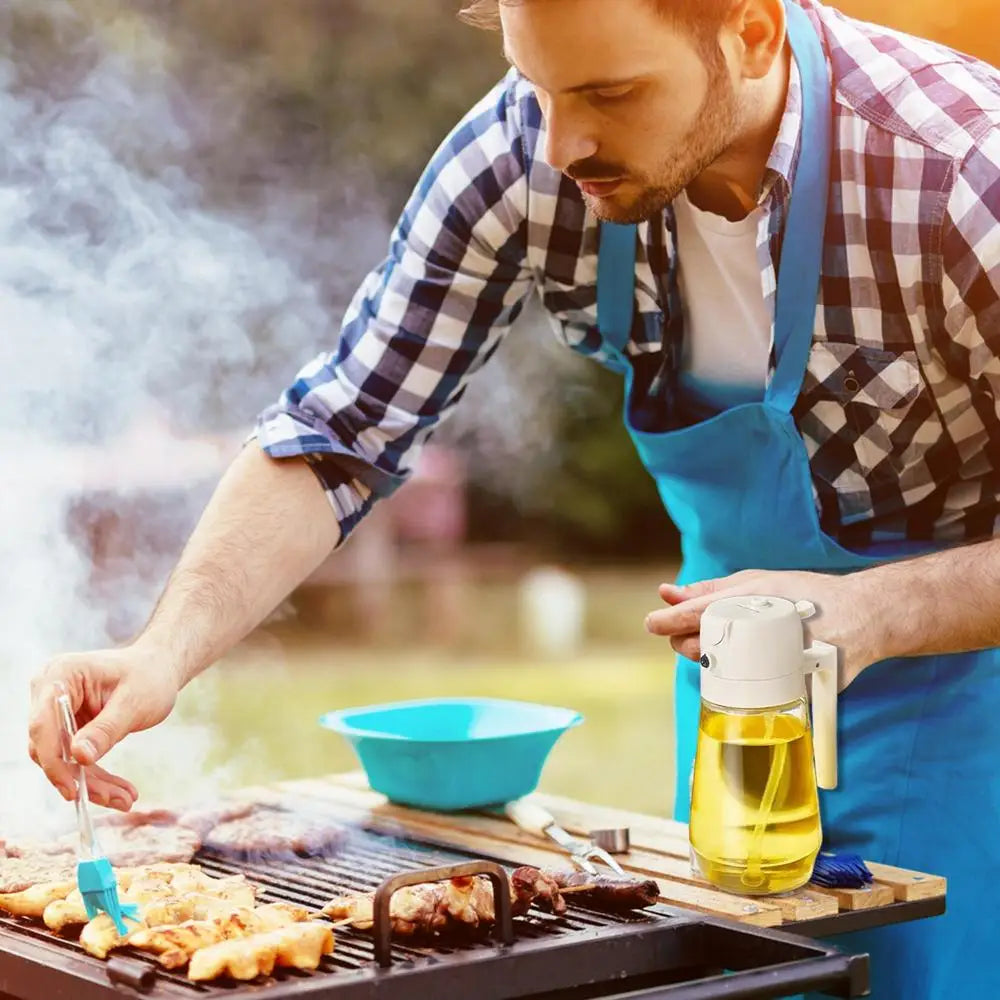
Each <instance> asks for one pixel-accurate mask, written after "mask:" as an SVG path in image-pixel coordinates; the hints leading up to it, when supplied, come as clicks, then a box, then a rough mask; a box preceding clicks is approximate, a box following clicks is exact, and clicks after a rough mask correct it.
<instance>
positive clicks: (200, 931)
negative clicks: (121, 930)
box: [125, 903, 309, 969]
mask: <svg viewBox="0 0 1000 1000" xmlns="http://www.w3.org/2000/svg"><path fill="white" fill-rule="evenodd" d="M308 918H309V911H308V910H306V909H303V908H302V907H301V906H294V905H293V904H291V903H268V904H265V905H264V906H258V907H256V908H250V907H237V908H230V909H229V910H227V911H225V912H221V913H219V914H218V915H216V916H215V917H213V918H211V919H201V920H188V921H185V922H183V923H179V924H176V925H174V926H161V927H150V928H148V929H145V928H144V929H142V930H138V931H135V932H133V933H132V934H130V935H129V936H128V939H127V940H126V942H125V943H126V944H128V945H129V947H131V948H138V949H139V950H140V951H149V952H153V953H154V954H156V955H158V956H159V962H160V964H161V965H163V966H164V967H165V968H168V969H176V968H180V966H182V965H185V964H186V963H187V962H188V960H189V959H190V957H191V956H192V955H193V954H194V953H195V952H196V951H198V950H199V949H201V948H205V947H208V945H211V944H218V943H219V942H220V941H231V940H236V939H238V938H244V937H249V936H250V935H251V934H261V933H264V932H266V931H273V930H277V929H278V928H279V927H285V926H288V925H290V924H293V923H298V922H301V921H304V920H307V919H308Z"/></svg>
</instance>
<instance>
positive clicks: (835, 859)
mask: <svg viewBox="0 0 1000 1000" xmlns="http://www.w3.org/2000/svg"><path fill="white" fill-rule="evenodd" d="M810 881H811V882H814V883H815V884H816V885H821V886H823V887H824V888H825V889H863V888H864V887H865V886H866V885H870V884H871V883H872V882H873V881H874V876H873V875H872V873H871V872H870V871H869V870H868V866H867V865H866V864H865V863H864V861H862V860H861V858H860V856H859V855H857V854H846V853H845V854H838V853H835V852H833V851H820V853H819V855H818V857H817V858H816V864H815V865H814V867H813V873H812V878H811V879H810Z"/></svg>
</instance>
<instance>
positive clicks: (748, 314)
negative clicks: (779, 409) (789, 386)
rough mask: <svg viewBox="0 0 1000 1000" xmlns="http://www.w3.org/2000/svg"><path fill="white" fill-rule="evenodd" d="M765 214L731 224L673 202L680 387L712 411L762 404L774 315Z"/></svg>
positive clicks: (758, 211) (680, 199)
mask: <svg viewBox="0 0 1000 1000" xmlns="http://www.w3.org/2000/svg"><path fill="white" fill-rule="evenodd" d="M762 211H763V209H760V208H758V209H755V210H754V211H753V212H751V213H750V214H749V215H748V216H747V217H746V218H745V219H740V220H739V221H738V222H730V221H729V220H728V219H726V218H724V217H723V216H721V215H714V214H712V213H711V212H705V211H703V210H702V209H700V208H697V207H696V206H694V205H692V204H691V202H690V200H689V199H688V196H687V193H686V192H681V194H680V195H679V196H678V197H677V198H676V199H675V200H674V213H675V217H676V220H677V246H678V255H679V256H678V266H679V272H678V281H679V284H680V293H681V298H682V300H683V303H684V351H683V355H682V364H681V384H682V385H683V386H684V388H685V390H686V392H687V393H688V394H689V395H691V396H693V397H694V398H695V400H696V401H697V402H699V403H701V404H702V405H703V406H705V407H707V408H708V409H711V410H720V409H724V408H726V407H729V406H735V405H737V404H739V403H748V402H759V401H760V400H761V399H762V398H763V395H764V383H765V380H766V378H767V360H768V352H769V350H770V345H771V320H772V315H771V309H770V307H769V306H768V304H767V303H766V302H765V301H764V290H763V286H762V284H761V274H760V265H759V264H758V262H757V229H758V225H759V223H760V216H761V212H762Z"/></svg>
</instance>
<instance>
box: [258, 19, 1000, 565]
mask: <svg viewBox="0 0 1000 1000" xmlns="http://www.w3.org/2000/svg"><path fill="white" fill-rule="evenodd" d="M799 2H801V3H802V5H803V6H804V7H805V9H806V10H807V12H808V13H809V15H810V18H811V20H812V21H813V23H814V25H815V26H816V28H817V30H818V32H819V35H820V39H821V42H822V45H823V47H824V49H825V52H826V55H827V59H828V63H829V66H830V73H831V78H832V83H833V88H834V100H833V114H834V150H833V160H832V165H831V186H830V200H829V210H828V215H827V222H826V238H825V249H824V255H823V274H822V280H821V287H820V302H819V305H818V308H817V311H816V323H815V329H814V333H813V344H812V348H811V354H810V357H809V361H808V368H807V371H806V375H805V381H804V384H803V386H802V390H801V393H800V396H799V399H798V401H797V403H796V407H795V411H794V416H795V419H796V422H797V425H798V427H799V429H800V431H801V434H802V437H803V440H804V442H805V445H806V448H807V451H808V454H809V458H810V466H811V470H812V479H813V486H814V492H815V501H816V504H817V508H818V510H819V512H820V519H821V523H822V526H823V528H824V530H825V531H826V532H827V533H829V534H830V535H832V536H834V537H835V538H837V539H838V540H839V541H840V542H841V543H842V544H844V545H847V546H850V547H863V546H865V545H867V544H869V543H870V542H872V541H880V540H887V539H898V538H910V539H936V540H940V541H945V542H953V541H961V540H971V539H978V538H983V537H988V536H991V535H992V534H993V533H994V530H995V528H996V527H997V525H998V522H1000V413H998V399H1000V73H998V72H997V71H996V70H994V69H993V68H992V67H989V66H987V65H985V64H983V63H981V62H976V61H974V60H972V59H970V58H968V57H966V56H962V55H960V54H957V53H955V52H952V51H951V50H948V49H945V48H942V47H940V46H937V45H933V44H931V43H929V42H925V41H921V40H919V39H915V38H912V37H908V36H905V35H901V34H898V33H895V32H892V31H889V30H887V29H882V28H878V27H874V26H872V25H868V24H864V23H862V22H859V21H855V20H852V19H850V18H847V17H844V16H843V15H841V14H840V13H839V12H837V11H835V10H833V9H831V8H827V7H824V6H822V5H821V4H818V3H815V2H814V0H799ZM800 108H801V87H800V83H799V78H798V75H797V71H796V70H795V68H794V62H793V71H792V74H791V80H790V84H789V92H788V97H787V101H786V107H785V112H784V116H783V119H782V121H781V124H780V128H779V133H778V136H777V140H776V142H775V144H774V148H773V151H772V153H771V156H770V159H769V162H768V166H767V171H766V175H765V183H764V186H763V189H762V193H761V205H762V206H763V208H764V211H763V212H762V218H761V223H760V228H759V233H758V262H759V264H760V272H761V282H762V287H763V290H764V294H765V298H766V299H767V301H768V302H769V303H770V304H771V305H772V307H773V302H774V293H775V289H776V286H777V276H776V269H775V262H776V261H777V260H778V252H779V249H780V239H781V230H782V224H783V220H784V216H785V212H786V209H787V205H788V201H789V196H790V191H791V186H792V184H793V183H794V174H795V164H796V161H797V158H798V147H799V133H800V124H801V119H800ZM542 130H543V123H542V118H541V113H540V111H539V107H538V104H537V102H536V100H535V98H534V96H533V93H532V89H531V87H530V86H529V85H528V84H527V83H525V82H524V80H523V79H520V78H519V77H518V76H517V75H516V74H515V73H513V72H511V73H509V74H508V75H507V77H506V78H505V79H504V80H503V81H502V82H501V83H500V84H499V85H498V86H497V87H496V88H495V89H494V90H493V91H492V92H491V93H490V94H489V95H487V96H486V97H485V98H484V99H483V100H482V101H481V102H480V103H479V104H477V105H476V107H474V108H473V109H472V110H471V111H470V113H469V114H468V115H467V116H466V117H465V119H464V120H463V121H462V122H461V123H460V124H459V125H458V126H457V128H456V129H455V130H454V131H453V132H452V134H451V135H450V136H449V137H448V138H447V139H446V141H445V142H444V144H443V145H442V146H441V148H440V149H439V150H438V152H437V153H436V155H435V156H434V158H433V159H432V161H431V163H430V165H429V166H428V168H427V170H426V171H425V173H424V175H423V177H422V179H421V180H420V182H419V184H418V186H417V188H416V190H415V191H414V193H413V196H412V198H411V200H410V202H409V204H408V206H407V207H406V209H405V211H404V214H403V216H402V218H401V219H400V221H399V223H398V225H397V227H396V229H395V231H394V233H393V236H392V241H391V246H390V251H389V255H388V257H387V258H386V259H385V260H384V261H383V263H382V264H381V265H380V266H379V267H378V268H376V269H375V270H374V271H373V272H372V273H371V274H370V275H369V276H368V278H367V279H366V281H365V282H364V283H363V285H362V287H361V288H360V289H359V291H358V293H357V295H356V296H355V298H354V300H353V302H352V304H351V306H350V309H349V311H348V313H347V315H346V317H345V319H344V324H343V328H342V331H341V336H340V339H339V342H338V343H337V344H336V346H335V347H334V349H333V350H332V351H330V352H327V353H324V354H321V355H320V356H319V357H317V358H316V359H315V360H314V361H312V362H311V363H309V364H308V365H306V366H305V368H303V369H302V371H301V372H300V373H299V375H298V377H297V379H296V381H295V383H294V384H293V385H292V386H291V387H290V388H289V389H288V390H286V391H285V393H284V394H283V395H282V397H281V399H280V401H279V402H278V403H277V404H276V405H275V406H273V407H271V408H269V409H268V410H266V411H265V412H264V413H263V414H261V416H260V418H259V421H258V424H257V437H258V439H259V441H260V443H261V445H262V447H263V448H265V450H266V451H267V452H268V453H270V454H271V455H272V456H275V457H283V456H290V455H305V456H307V458H308V459H309V461H310V462H311V463H312V465H313V467H314V469H315V471H316V472H317V474H318V475H319V476H320V478H321V479H322V481H323V482H324V484H325V487H326V490H327V492H328V495H329V498H330V501H331V503H332V505H333V507H334V509H335V511H336V513H337V516H338V518H339V519H340V524H341V529H342V532H343V535H344V537H346V536H347V534H348V533H349V532H350V530H351V529H352V528H353V527H354V525H355V524H356V523H357V522H358V521H359V520H360V518H361V517H362V516H363V515H364V514H365V513H366V512H367V510H368V509H369V507H370V506H371V504H372V503H373V502H374V501H375V500H376V499H377V498H378V497H379V496H385V495H387V494H388V493H391V492H392V490H393V489H395V488H396V487H397V486H398V485H399V484H400V483H401V482H403V481H404V480H405V478H406V477H407V475H408V474H409V472H410V471H411V469H412V467H413V464H414V461H415V458H416V456H417V454H418V452H419V449H420V446H421V445H422V443H423V442H425V441H426V440H427V438H428V436H429V435H430V434H431V432H432V431H433V430H434V428H435V426H436V425H437V423H438V422H439V421H440V420H441V419H442V418H443V417H444V416H446V415H447V414H448V412H449V411H450V410H451V409H452V408H453V407H454V406H455V404H456V403H457V402H458V401H459V399H460V398H461V396H462V395H463V393H464V392H465V390H466V387H467V385H468V384H469V380H470V379H471V378H472V376H473V375H474V374H475V373H476V372H477V371H478V370H479V369H480V368H481V367H483V365H484V364H485V363H486V361H487V360H488V359H489V358H490V356H491V355H492V354H493V352H494V351H495V349H496V347H497V345H498V343H499V342H500V340H501V338H502V337H503V336H504V333H505V332H506V331H507V330H508V329H509V328H510V326H511V324H512V323H513V322H514V320H515V319H516V318H517V317H518V315H519V314H520V312H521V310H522V307H523V305H524V303H525V300H526V297H527V296H528V295H529V294H530V293H531V292H532V291H533V290H537V292H538V294H539V295H540V296H541V300H542V303H543V305H544V307H545V309H546V310H547V312H548V313H549V314H550V315H551V317H552V320H553V326H554V328H555V332H556V335H557V336H558V337H559V339H560V340H562V341H563V342H564V343H565V344H566V345H567V346H568V347H570V348H572V349H573V350H575V351H578V352H580V353H582V354H585V355H588V356H590V357H592V358H593V359H594V360H595V361H598V362H601V363H605V364H607V363H609V359H608V358H607V357H606V355H605V354H604V351H603V349H602V343H601V339H600V337H599V335H598V332H597V309H596V300H597V288H596V285H597V247H598V223H597V220H596V218H595V217H594V216H593V215H592V214H591V213H590V212H588V211H587V209H586V207H585V205H584V203H583V200H582V198H581V195H580V193H579V190H578V189H577V186H576V184H575V183H573V182H572V181H570V180H568V179H567V178H565V177H564V176H562V175H561V174H560V173H559V172H558V171H555V170H553V169H552V168H551V167H549V166H548V165H547V164H546V163H545V162H544V161H543V160H542V158H541V155H540V151H541V149H542V139H541V133H542ZM666 222H667V227H668V230H669V233H668V234H667V235H668V238H667V239H665V240H660V241H659V242H660V243H663V244H665V245H666V248H667V255H668V258H669V259H668V262H667V265H666V266H668V267H671V268H672V267H675V266H676V258H677V251H676V243H675V241H674V240H673V239H671V238H669V237H671V236H673V231H674V230H673V219H672V215H671V213H670V212H669V210H668V212H667V213H666ZM656 225H662V223H661V222H659V221H657V223H656ZM650 229H651V226H650V224H649V223H646V224H643V225H641V226H640V227H639V243H640V246H639V252H638V254H637V261H636V310H637V313H636V315H637V322H636V323H635V325H634V327H633V331H632V338H631V341H630V343H629V345H628V354H629V355H630V357H631V359H632V360H633V362H636V363H643V362H644V361H648V360H649V358H648V356H650V355H656V354H658V352H659V351H660V350H661V341H660V329H661V315H662V313H664V312H668V311H669V310H670V309H671V307H673V308H674V310H676V309H677V308H678V305H677V303H676V302H675V303H670V302H660V301H658V295H657V287H658V282H657V281H656V280H655V279H654V275H653V271H652V269H651V266H650V257H651V256H653V258H654V260H658V259H660V258H658V257H657V256H656V255H655V254H651V249H652V247H653V246H654V241H653V239H652V234H651V232H650ZM659 284H663V283H662V282H660V283H659ZM772 313H773V308H772ZM772 334H773V328H772ZM772 342H773V341H772ZM643 356H647V357H646V358H645V359H644V358H643ZM484 377H486V378H488V377H489V376H488V374H487V375H485V376H484Z"/></svg>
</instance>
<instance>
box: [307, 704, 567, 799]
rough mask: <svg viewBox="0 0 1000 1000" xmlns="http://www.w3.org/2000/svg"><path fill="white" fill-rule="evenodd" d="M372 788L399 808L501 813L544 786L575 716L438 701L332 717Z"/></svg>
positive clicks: (325, 720)
mask: <svg viewBox="0 0 1000 1000" xmlns="http://www.w3.org/2000/svg"><path fill="white" fill-rule="evenodd" d="M319 721H320V725H321V726H324V727H325V728H326V729H332V730H333V731H334V732H336V733H340V735H341V736H343V737H344V738H345V739H346V740H347V741H348V742H349V743H350V744H351V746H352V747H353V748H354V752H355V753H356V754H357V756H358V760H359V761H360V762H361V766H362V767H363V768H364V769H365V774H366V775H367V776H368V784H369V785H370V786H371V787H372V788H374V789H375V790H376V791H379V792H381V793H382V794H383V795H385V796H386V797H387V798H389V799H391V800H392V801H393V802H398V803H400V804H401V805H407V806H415V807H416V808H419V809H434V810H439V811H446V812H454V811H456V810H460V809H482V808H485V807H488V806H496V805H501V804H503V803H505V802H510V801H511V800H512V799H517V798H520V797H521V796H522V795H527V794H528V792H531V791H534V789H535V788H536V787H537V786H538V779H539V777H540V776H541V773H542V767H543V766H544V764H545V760H546V758H547V757H548V755H549V751H550V750H551V749H552V747H553V746H555V743H556V741H557V740H558V739H559V737H560V736H562V734H563V733H564V732H566V730H567V729H570V728H571V727H573V726H577V725H579V724H580V723H581V722H583V716H582V715H580V713H579V712H575V711H574V710H573V709H570V708H556V707H554V706H551V705H535V704H532V703H530V702H523V701H506V700H504V699H500V698H433V699H424V700H421V701H402V702H394V703H391V704H386V705H367V706H365V707H363V708H347V709H342V710H341V711H337V712H327V713H326V714H325V715H323V716H322V717H321V718H320V720H319Z"/></svg>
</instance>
